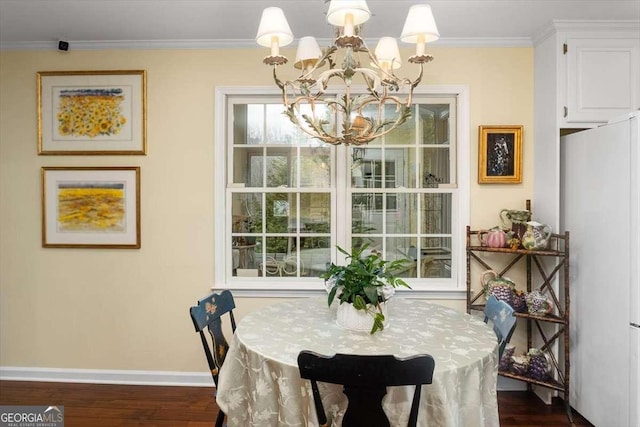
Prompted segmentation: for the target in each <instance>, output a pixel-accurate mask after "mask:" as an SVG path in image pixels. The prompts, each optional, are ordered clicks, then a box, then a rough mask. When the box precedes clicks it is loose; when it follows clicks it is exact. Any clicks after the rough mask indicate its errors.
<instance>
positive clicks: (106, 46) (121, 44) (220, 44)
mask: <svg viewBox="0 0 640 427" xmlns="http://www.w3.org/2000/svg"><path fill="white" fill-rule="evenodd" d="M66 41H67V42H69V51H73V50H147V49H151V50H153V49H177V50H189V49H248V48H257V47H258V46H257V45H256V43H255V40H246V39H239V40H234V39H228V40H222V39H216V40H103V41H82V40H75V41H74V40H66ZM318 43H319V44H320V46H328V45H329V44H330V43H331V40H329V39H319V40H318ZM430 45H432V46H447V47H530V46H532V41H531V39H530V38H529V37H511V38H501V37H470V38H441V39H439V40H438V41H436V42H434V43H430ZM0 50H3V51H9V50H11V51H17V50H20V51H21V50H27V51H28V50H58V40H55V41H30V42H25V41H22V42H20V41H17V42H6V41H0Z"/></svg>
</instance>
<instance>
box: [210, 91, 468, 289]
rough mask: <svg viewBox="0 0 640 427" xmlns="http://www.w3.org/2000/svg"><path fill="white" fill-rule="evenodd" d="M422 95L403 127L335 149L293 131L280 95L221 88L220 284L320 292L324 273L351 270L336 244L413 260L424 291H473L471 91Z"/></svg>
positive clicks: (411, 273)
mask: <svg viewBox="0 0 640 427" xmlns="http://www.w3.org/2000/svg"><path fill="white" fill-rule="evenodd" d="M421 90H422V92H421V93H418V94H414V99H413V103H414V104H413V106H412V109H413V111H412V116H411V118H410V119H409V120H408V121H407V122H406V123H405V124H403V125H402V126H401V127H400V128H399V129H396V130H395V131H394V132H391V133H390V134H388V135H386V136H384V137H382V138H380V139H378V140H375V141H373V142H372V143H370V144H368V145H366V146H361V147H346V146H336V147H334V146H331V145H328V144H324V143H322V142H320V141H318V140H315V139H312V138H309V137H308V136H307V135H306V134H304V132H302V131H301V130H299V129H298V128H296V127H295V126H294V125H293V124H291V123H290V122H289V120H288V119H287V117H286V116H285V115H284V114H282V112H283V110H284V108H283V106H282V101H281V97H280V96H279V95H278V94H275V93H273V92H272V91H268V92H267V91H263V92H262V93H252V94H247V90H237V89H231V88H226V89H219V91H218V96H217V104H216V105H217V108H218V111H223V112H224V114H218V121H217V124H216V127H217V129H218V134H217V138H216V153H219V155H218V157H217V159H216V164H215V168H216V169H215V170H216V183H217V185H216V197H215V200H216V206H215V211H216V215H217V217H216V229H215V231H216V248H215V249H216V261H217V262H216V266H215V268H216V282H217V283H224V285H223V286H224V287H227V288H232V289H251V290H256V291H267V292H269V291H275V290H290V291H305V290H313V289H321V288H322V287H323V282H322V280H321V279H319V278H318V275H319V274H321V273H322V272H323V271H325V270H326V268H327V266H328V264H329V263H330V262H336V263H341V262H343V259H342V254H340V253H339V252H338V251H337V250H336V245H337V246H340V247H342V248H344V249H346V250H349V249H350V248H351V247H353V246H357V245H361V244H364V243H368V244H369V245H370V247H371V248H375V249H377V250H380V251H381V252H382V253H383V256H384V258H385V259H389V260H391V259H398V258H407V259H409V260H410V263H409V264H408V267H407V270H406V271H404V272H403V273H402V276H404V277H405V279H406V280H407V282H409V283H410V285H411V287H412V288H413V289H414V290H415V291H421V290H431V291H442V292H445V293H446V292H450V291H461V290H464V289H465V286H464V284H461V283H459V282H460V281H461V278H463V277H464V271H463V270H462V271H461V269H462V265H463V264H464V262H463V261H464V226H465V225H466V224H467V222H468V200H467V199H468V167H469V166H468V165H469V162H468V153H467V146H468V139H467V138H466V137H462V138H461V135H464V134H465V133H468V131H466V132H465V133H463V132H460V129H468V124H467V123H466V117H467V115H466V109H467V108H468V106H467V101H466V89H465V88H461V87H451V88H438V90H436V89H433V88H432V89H431V90H429V88H426V89H422V88H421ZM272 94H273V95H272ZM390 112H391V111H390ZM327 119H328V120H335V118H332V117H329V115H328V114H327ZM223 154H224V155H223ZM460 171H464V173H460Z"/></svg>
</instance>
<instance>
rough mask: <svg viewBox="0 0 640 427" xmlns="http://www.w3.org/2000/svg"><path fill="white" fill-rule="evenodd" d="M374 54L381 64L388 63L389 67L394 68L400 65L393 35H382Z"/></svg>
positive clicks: (398, 50)
mask: <svg viewBox="0 0 640 427" xmlns="http://www.w3.org/2000/svg"><path fill="white" fill-rule="evenodd" d="M375 54H376V59H377V60H378V62H379V63H380V64H381V65H382V64H384V63H386V64H389V68H392V69H394V70H395V69H396V68H400V66H401V65H402V62H401V60H400V49H398V42H397V41H396V39H394V38H393V37H382V38H381V39H380V41H379V42H378V45H377V46H376V50H375Z"/></svg>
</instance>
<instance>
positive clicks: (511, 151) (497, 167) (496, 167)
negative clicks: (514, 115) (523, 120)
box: [478, 125, 522, 184]
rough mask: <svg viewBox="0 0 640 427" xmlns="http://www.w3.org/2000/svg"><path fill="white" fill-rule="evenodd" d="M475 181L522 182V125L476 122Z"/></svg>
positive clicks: (482, 182)
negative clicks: (477, 127)
mask: <svg viewBox="0 0 640 427" xmlns="http://www.w3.org/2000/svg"><path fill="white" fill-rule="evenodd" d="M478 142H479V145H478V182H479V183H480V184H518V183H521V182H522V126H520V125H512V126H480V127H479V130H478Z"/></svg>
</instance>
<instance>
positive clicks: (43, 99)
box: [37, 70, 147, 155]
mask: <svg viewBox="0 0 640 427" xmlns="http://www.w3.org/2000/svg"><path fill="white" fill-rule="evenodd" d="M146 82H147V78H146V71H144V70H115V71H114V70H108V71H40V72H38V76H37V95H38V154H39V155H127V154H131V155H144V154H147V130H146V129H147V108H146V92H147V88H146V86H147V83H146Z"/></svg>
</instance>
